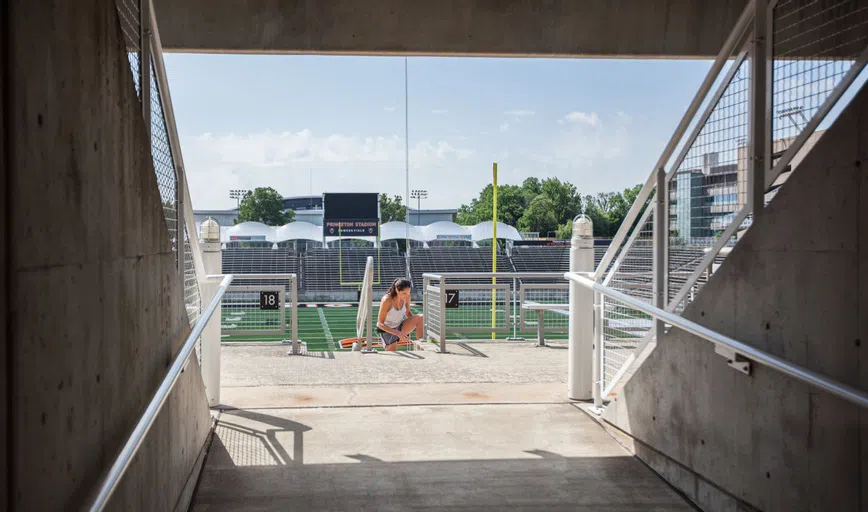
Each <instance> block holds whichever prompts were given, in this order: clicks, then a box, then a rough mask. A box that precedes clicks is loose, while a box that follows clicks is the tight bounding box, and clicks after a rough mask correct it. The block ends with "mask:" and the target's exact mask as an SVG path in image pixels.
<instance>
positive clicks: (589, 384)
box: [567, 215, 594, 400]
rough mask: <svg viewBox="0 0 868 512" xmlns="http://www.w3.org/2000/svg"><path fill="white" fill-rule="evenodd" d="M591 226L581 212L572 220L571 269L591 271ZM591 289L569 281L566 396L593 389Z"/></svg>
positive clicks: (584, 396)
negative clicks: (580, 214)
mask: <svg viewBox="0 0 868 512" xmlns="http://www.w3.org/2000/svg"><path fill="white" fill-rule="evenodd" d="M593 236H594V226H593V224H592V223H591V219H589V218H587V217H585V216H584V215H582V216H580V217H578V218H577V219H576V220H575V221H574V222H573V238H572V241H571V243H570V272H593V271H594V238H593ZM593 354H594V292H593V291H591V290H589V289H587V288H585V287H583V286H581V285H580V284H578V283H575V282H572V281H570V338H569V368H568V372H569V373H568V378H567V385H568V388H569V389H568V396H569V398H570V399H571V400H590V399H591V398H592V391H593V386H594V382H593V375H592V373H593V363H594V357H593Z"/></svg>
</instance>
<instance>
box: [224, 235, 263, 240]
mask: <svg viewBox="0 0 868 512" xmlns="http://www.w3.org/2000/svg"><path fill="white" fill-rule="evenodd" d="M229 241H230V242H264V241H265V235H229Z"/></svg>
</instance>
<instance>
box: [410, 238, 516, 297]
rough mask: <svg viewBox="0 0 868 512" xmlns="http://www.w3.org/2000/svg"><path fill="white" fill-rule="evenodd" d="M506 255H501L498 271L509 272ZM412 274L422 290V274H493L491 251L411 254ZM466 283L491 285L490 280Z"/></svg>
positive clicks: (440, 249) (451, 249)
mask: <svg viewBox="0 0 868 512" xmlns="http://www.w3.org/2000/svg"><path fill="white" fill-rule="evenodd" d="M510 270H511V269H510V264H509V261H508V260H507V257H506V255H505V254H502V253H499V254H498V258H497V271H498V272H509V271H510ZM410 272H411V273H412V275H411V279H412V281H413V285H414V288H415V289H417V290H421V286H422V283H423V279H422V274H424V273H426V272H429V273H436V272H491V249H490V248H475V247H438V248H432V249H422V250H417V251H413V252H411V253H410ZM462 282H465V283H476V282H479V283H484V282H488V283H490V282H491V280H490V279H488V280H486V279H475V280H470V279H468V280H464V281H462Z"/></svg>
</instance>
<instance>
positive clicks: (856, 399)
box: [564, 272, 868, 408]
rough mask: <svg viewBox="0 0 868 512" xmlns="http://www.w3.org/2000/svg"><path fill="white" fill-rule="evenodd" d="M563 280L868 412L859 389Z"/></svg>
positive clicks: (605, 290)
mask: <svg viewBox="0 0 868 512" xmlns="http://www.w3.org/2000/svg"><path fill="white" fill-rule="evenodd" d="M564 277H566V278H567V279H569V280H570V281H574V282H576V283H579V284H580V285H582V286H584V287H586V288H590V289H592V290H594V291H596V292H598V293H601V294H603V295H606V296H608V297H611V298H613V299H615V300H617V301H620V302H623V303H625V304H627V305H629V306H630V307H632V308H635V309H637V310H639V311H642V312H643V313H647V314H649V315H651V316H652V317H654V318H655V319H657V320H662V321H663V322H665V323H667V324H670V325H672V326H674V327H677V328H679V329H681V330H684V331H686V332H689V333H690V334H693V335H695V336H698V337H700V338H702V339H704V340H707V341H710V342H711V343H713V344H714V345H716V346H719V347H723V348H726V349H729V350H731V351H733V352H735V353H737V354H741V355H742V356H744V357H745V358H747V359H750V360H751V361H753V362H756V363H759V364H761V365H763V366H766V367H768V368H770V369H772V370H775V371H777V372H780V373H782V374H784V375H788V376H790V377H792V378H794V379H796V380H799V381H801V382H804V383H806V384H808V385H810V386H813V387H815V388H818V389H821V390H823V391H826V392H828V393H831V394H833V395H835V396H837V397H839V398H842V399H844V400H847V401H848V402H851V403H854V404H856V405H859V406H861V407H865V408H868V393H866V392H864V391H862V390H861V389H857V388H855V387H853V386H849V385H847V384H844V383H842V382H838V381H836V380H834V379H831V378H829V377H827V376H825V375H822V374H820V373H817V372H815V371H812V370H809V369H807V368H805V367H803V366H799V365H797V364H793V363H791V362H789V361H787V360H785V359H783V358H780V357H778V356H775V355H772V354H769V353H768V352H766V351H764V350H760V349H758V348H756V347H752V346H750V345H748V344H746V343H742V342H740V341H737V340H734V339H732V338H730V337H728V336H724V335H723V334H720V333H719V332H716V331H713V330H711V329H709V328H707V327H703V326H701V325H699V324H697V323H695V322H691V321H690V320H686V319H684V318H682V317H680V316H678V315H675V314H672V313H669V312H666V311H664V310H662V309H660V308H656V307H654V306H652V305H650V304H648V303H646V302H643V301H641V300H638V299H635V298H633V297H630V296H629V295H625V294H623V293H621V292H619V291H617V290H613V289H612V288H609V287H608V286H603V285H601V284H599V283H596V282H594V280H593V279H592V278H590V277H588V276H587V275H582V274H579V273H569V272H567V273H566V274H564Z"/></svg>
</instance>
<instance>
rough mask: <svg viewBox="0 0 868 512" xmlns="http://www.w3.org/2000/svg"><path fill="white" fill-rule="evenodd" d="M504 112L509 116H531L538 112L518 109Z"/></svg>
mask: <svg viewBox="0 0 868 512" xmlns="http://www.w3.org/2000/svg"><path fill="white" fill-rule="evenodd" d="M503 114H504V115H507V116H511V117H529V116H532V115H536V112H534V111H533V110H526V109H517V110H507V111H506V112H504V113H503Z"/></svg>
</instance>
